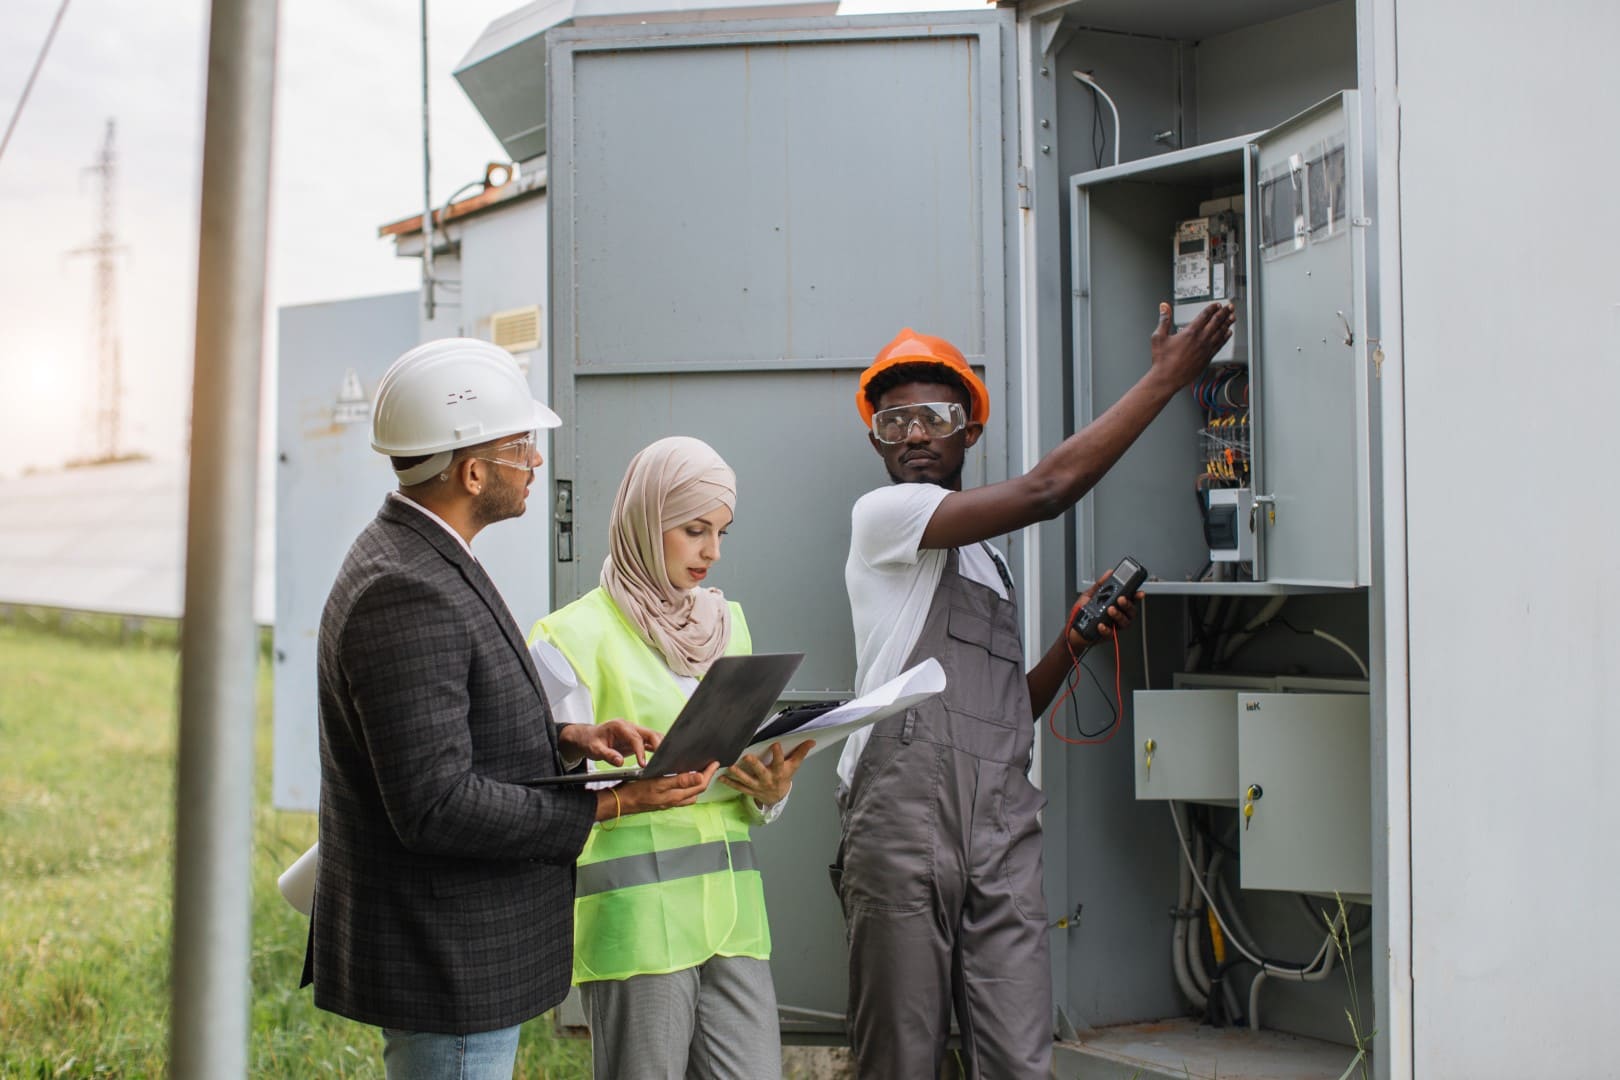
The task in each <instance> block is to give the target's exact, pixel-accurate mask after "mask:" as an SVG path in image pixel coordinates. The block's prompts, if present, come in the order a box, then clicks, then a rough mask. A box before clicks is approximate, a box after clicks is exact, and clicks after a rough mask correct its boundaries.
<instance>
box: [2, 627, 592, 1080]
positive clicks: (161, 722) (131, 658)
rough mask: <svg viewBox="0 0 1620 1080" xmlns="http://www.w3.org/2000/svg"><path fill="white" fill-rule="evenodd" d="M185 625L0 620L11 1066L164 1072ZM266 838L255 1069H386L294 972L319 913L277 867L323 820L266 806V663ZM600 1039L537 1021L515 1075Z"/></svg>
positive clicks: (258, 880) (264, 749) (366, 1039)
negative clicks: (296, 898)
mask: <svg viewBox="0 0 1620 1080" xmlns="http://www.w3.org/2000/svg"><path fill="white" fill-rule="evenodd" d="M175 643H176V635H175V634H174V633H173V627H172V624H171V625H168V626H165V625H163V624H151V625H148V626H146V627H143V628H139V629H138V630H136V631H134V632H132V631H131V630H130V628H129V627H126V626H124V625H123V624H122V622H121V621H120V620H110V619H97V618H95V617H77V618H75V619H73V620H71V621H68V622H57V621H41V620H38V619H24V620H22V621H21V622H20V623H13V624H10V625H7V624H0V987H4V990H0V1077H3V1078H11V1077H18V1078H29V1080H34V1078H47V1077H51V1078H54V1077H161V1076H164V1075H166V1074H167V1072H168V1068H167V1060H168V1051H167V1046H168V1014H169V986H168V983H169V929H170V922H169V904H170V895H171V890H172V883H171V879H170V868H171V865H172V859H173V843H174V828H173V821H174V809H173V801H174V799H173V792H174V764H175V719H176V708H177V706H176V699H175V693H176V676H177V674H178V668H179V657H178V654H177V652H176V648H175ZM258 689H259V724H258V762H259V764H258V775H257V777H256V781H257V782H256V790H257V812H256V818H255V829H254V831H255V844H254V855H253V895H254V900H253V954H252V980H253V995H252V1034H251V1045H250V1047H249V1056H248V1061H249V1070H250V1072H251V1074H252V1075H253V1076H256V1077H300V1078H302V1077H353V1078H362V1077H381V1076H382V1074H383V1072H382V1053H381V1046H382V1044H381V1038H380V1036H379V1035H378V1034H377V1032H376V1030H375V1029H372V1028H368V1027H364V1026H362V1025H359V1024H355V1023H352V1022H351V1021H348V1020H344V1019H342V1018H341V1017H337V1016H333V1015H331V1014H329V1013H324V1012H321V1011H320V1010H318V1009H316V1008H315V1007H314V1005H313V1004H311V1002H310V996H309V991H308V990H299V989H298V987H297V984H298V975H299V972H300V970H301V968H302V965H303V955H304V940H305V935H306V933H307V930H308V922H307V921H306V920H305V919H304V917H303V916H302V915H299V914H298V913H297V912H295V911H293V910H292V909H291V908H290V907H288V906H287V905H286V903H285V902H284V901H283V900H282V899H281V895H280V893H278V892H277V891H276V875H277V874H279V873H280V871H281V870H282V868H283V867H285V866H286V865H287V863H289V862H291V861H292V860H293V858H295V857H296V856H297V854H298V853H299V852H301V851H303V850H304V848H306V847H308V846H309V844H310V842H311V841H312V840H313V839H314V836H315V821H314V818H313V816H311V815H308V814H291V813H282V812H279V811H276V810H273V809H271V807H270V786H269V780H270V764H269V763H270V725H269V715H270V709H269V702H270V680H269V668H268V666H267V665H266V664H264V663H261V665H260V672H259V688H258ZM589 1056H590V1052H589V1047H588V1046H586V1045H585V1043H584V1042H582V1041H579V1040H571V1039H555V1038H553V1037H552V1035H551V1027H550V1022H549V1020H546V1019H542V1020H537V1021H533V1022H531V1023H530V1024H529V1025H528V1026H527V1027H526V1028H525V1030H524V1034H523V1043H522V1046H521V1048H520V1050H519V1055H518V1067H517V1075H518V1076H519V1077H526V1078H539V1077H549V1078H558V1080H561V1078H567V1077H585V1076H588V1075H589V1071H590V1070H589Z"/></svg>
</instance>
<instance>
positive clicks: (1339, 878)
mask: <svg viewBox="0 0 1620 1080" xmlns="http://www.w3.org/2000/svg"><path fill="white" fill-rule="evenodd" d="M1237 706H1238V714H1237V736H1238V745H1237V757H1238V761H1237V775H1238V784H1239V787H1240V794H1241V797H1242V798H1243V800H1244V802H1245V803H1246V804H1252V813H1251V812H1249V808H1248V807H1246V809H1245V811H1244V815H1245V817H1246V824H1245V825H1244V826H1243V829H1242V832H1241V833H1240V838H1241V845H1242V855H1243V857H1242V862H1241V866H1242V883H1243V887H1244V888H1245V889H1286V890H1292V891H1295V892H1320V893H1333V892H1337V893H1341V894H1343V895H1344V896H1345V897H1346V898H1356V899H1360V898H1363V897H1365V896H1367V895H1368V894H1370V893H1371V892H1372V834H1371V825H1370V821H1371V814H1370V811H1371V807H1372V787H1371V785H1372V768H1371V761H1370V757H1369V754H1370V741H1371V740H1370V730H1369V723H1368V713H1367V697H1366V695H1364V694H1297V693H1296V694H1289V693H1280V694H1258V693H1240V694H1238V695H1237Z"/></svg>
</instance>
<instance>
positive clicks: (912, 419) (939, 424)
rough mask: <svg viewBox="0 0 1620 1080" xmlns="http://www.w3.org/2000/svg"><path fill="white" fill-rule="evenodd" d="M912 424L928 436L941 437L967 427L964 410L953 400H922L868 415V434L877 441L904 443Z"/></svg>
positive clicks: (932, 437)
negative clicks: (870, 432)
mask: <svg viewBox="0 0 1620 1080" xmlns="http://www.w3.org/2000/svg"><path fill="white" fill-rule="evenodd" d="M912 425H917V426H919V427H921V428H922V432H923V434H924V435H926V436H928V437H929V438H930V439H943V438H945V437H946V436H948V435H955V434H956V433H957V432H958V431H961V430H962V429H963V428H965V427H967V412H966V411H965V410H964V409H963V408H962V406H960V405H958V404H957V403H956V402H954V401H925V402H923V403H922V404H920V405H897V406H895V407H894V408H892V409H882V410H880V411H878V412H875V413H873V414H872V434H873V435H874V436H876V437H877V441H878V442H880V443H889V444H890V445H893V444H895V443H903V442H905V441H906V440H907V439H908V438H910V437H911V428H912Z"/></svg>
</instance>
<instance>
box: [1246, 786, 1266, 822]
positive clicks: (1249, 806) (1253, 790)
mask: <svg viewBox="0 0 1620 1080" xmlns="http://www.w3.org/2000/svg"><path fill="white" fill-rule="evenodd" d="M1264 794H1265V792H1263V791H1261V790H1260V785H1259V784H1250V785H1249V787H1248V790H1246V791H1244V793H1243V828H1244V831H1248V828H1249V822H1250V820H1251V819H1253V817H1254V804H1255V803H1257V802H1259V801H1260V796H1262V795H1264Z"/></svg>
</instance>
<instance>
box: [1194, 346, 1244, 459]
mask: <svg viewBox="0 0 1620 1080" xmlns="http://www.w3.org/2000/svg"><path fill="white" fill-rule="evenodd" d="M1192 395H1193V399H1194V400H1195V401H1197V402H1198V406H1199V408H1201V409H1203V411H1204V414H1205V424H1204V427H1203V428H1202V429H1200V430H1199V432H1198V460H1199V465H1200V469H1199V475H1198V487H1199V488H1200V489H1203V488H1204V487H1233V486H1236V487H1242V486H1243V485H1246V484H1247V483H1248V482H1249V446H1250V440H1249V369H1248V368H1247V367H1245V366H1243V365H1242V364H1219V365H1216V366H1214V367H1211V368H1209V369H1208V370H1207V371H1205V372H1204V373H1203V374H1202V375H1200V376H1199V377H1198V379H1197V381H1196V382H1194V383H1193V385H1192Z"/></svg>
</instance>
